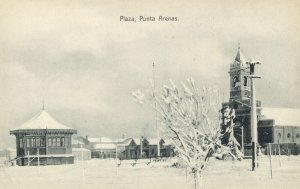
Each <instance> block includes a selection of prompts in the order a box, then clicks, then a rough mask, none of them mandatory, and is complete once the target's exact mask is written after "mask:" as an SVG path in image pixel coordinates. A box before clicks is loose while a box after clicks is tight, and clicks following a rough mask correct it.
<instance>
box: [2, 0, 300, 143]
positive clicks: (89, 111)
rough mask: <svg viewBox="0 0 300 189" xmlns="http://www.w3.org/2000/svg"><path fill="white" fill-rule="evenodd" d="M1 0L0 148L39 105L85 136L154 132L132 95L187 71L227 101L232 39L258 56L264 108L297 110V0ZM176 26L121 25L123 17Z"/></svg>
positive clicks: (299, 92) (299, 104) (149, 114)
mask: <svg viewBox="0 0 300 189" xmlns="http://www.w3.org/2000/svg"><path fill="white" fill-rule="evenodd" d="M176 2H177V1H162V2H153V3H149V2H148V1H131V3H128V2H127V3H125V2H123V1H101V2H100V1H81V2H80V1H50V0H49V1H42V2H40V1H4V0H2V1H1V3H0V31H1V34H0V45H1V46H0V47H1V48H0V87H1V92H0V107H1V108H0V142H1V145H0V147H6V146H9V145H14V137H13V136H9V129H11V128H14V127H18V126H19V125H20V124H22V123H23V122H24V121H26V120H28V119H30V118H31V117H32V116H33V115H35V114H37V113H38V112H40V111H41V109H42V104H43V99H44V101H45V107H46V110H47V111H48V112H49V113H50V114H51V115H52V116H53V117H54V118H55V119H57V120H58V121H60V122H62V123H63V124H65V125H67V126H70V127H73V128H76V129H78V132H79V134H81V135H83V136H85V135H89V136H108V137H112V138H116V137H118V136H121V135H122V133H126V134H127V136H135V137H137V136H139V135H141V134H146V135H148V136H151V135H152V133H153V127H154V123H155V122H154V116H155V114H154V112H153V111H152V110H151V109H150V108H147V107H142V106H140V105H138V104H136V103H135V102H134V101H133V99H132V96H131V92H132V91H134V90H136V89H139V88H140V89H146V88H147V87H148V86H149V79H151V77H152V62H155V63H156V65H157V66H156V69H155V73H156V76H157V77H156V83H157V85H158V86H161V85H162V84H164V83H167V82H168V80H169V79H172V80H174V81H175V83H180V82H181V81H184V80H186V79H187V78H190V77H193V78H194V79H195V81H196V83H197V85H198V86H202V85H214V84H215V85H217V86H219V87H220V89H221V90H222V91H223V92H224V99H225V100H228V97H229V74H228V71H229V65H230V64H231V63H232V62H233V60H234V58H235V55H236V53H237V48H238V43H240V44H241V49H242V52H243V53H244V55H245V58H246V59H249V58H251V57H253V58H255V59H257V60H260V61H261V62H262V65H260V67H259V68H257V69H258V70H257V71H258V72H259V73H260V74H261V75H262V79H260V80H257V82H256V83H257V84H256V86H257V90H256V91H257V97H258V98H259V99H261V100H262V104H263V106H267V107H288V108H300V101H299V97H300V88H299V85H300V78H299V73H298V72H299V71H300V66H299V64H300V53H299V49H300V40H299V39H300V35H299V29H300V23H299V18H300V11H299V10H300V4H299V3H297V2H296V1H288V2H283V1H272V3H271V1H265V2H259V1H226V2H225V1H221V0H220V1H208V0H207V1H197V2H196V1H189V2H188V1H185V2H183V1H182V2H181V3H179V1H178V3H176ZM160 15H162V16H174V17H177V18H178V19H179V21H177V22H158V21H156V22H139V21H137V22H136V23H130V22H120V16H133V17H136V19H138V18H139V16H153V17H158V16H160Z"/></svg>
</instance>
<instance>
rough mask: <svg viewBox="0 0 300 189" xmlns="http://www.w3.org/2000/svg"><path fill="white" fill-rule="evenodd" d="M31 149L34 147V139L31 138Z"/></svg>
mask: <svg viewBox="0 0 300 189" xmlns="http://www.w3.org/2000/svg"><path fill="white" fill-rule="evenodd" d="M31 147H35V138H31Z"/></svg>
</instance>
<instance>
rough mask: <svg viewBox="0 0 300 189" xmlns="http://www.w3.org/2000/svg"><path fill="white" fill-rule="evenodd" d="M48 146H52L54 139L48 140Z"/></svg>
mask: <svg viewBox="0 0 300 189" xmlns="http://www.w3.org/2000/svg"><path fill="white" fill-rule="evenodd" d="M48 146H52V138H48Z"/></svg>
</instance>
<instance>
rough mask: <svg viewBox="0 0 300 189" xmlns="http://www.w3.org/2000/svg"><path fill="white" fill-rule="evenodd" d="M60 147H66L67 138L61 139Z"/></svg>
mask: <svg viewBox="0 0 300 189" xmlns="http://www.w3.org/2000/svg"><path fill="white" fill-rule="evenodd" d="M60 146H65V138H64V137H61V138H60Z"/></svg>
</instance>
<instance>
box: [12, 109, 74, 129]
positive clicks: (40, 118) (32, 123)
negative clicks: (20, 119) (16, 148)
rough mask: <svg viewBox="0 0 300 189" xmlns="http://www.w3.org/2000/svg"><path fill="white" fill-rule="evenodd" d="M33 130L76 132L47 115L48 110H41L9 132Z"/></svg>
mask: <svg viewBox="0 0 300 189" xmlns="http://www.w3.org/2000/svg"><path fill="white" fill-rule="evenodd" d="M35 130H47V131H63V132H67V133H76V130H75V129H72V128H70V127H67V126H65V125H63V124H61V123H59V122H58V121H56V120H55V119H54V118H53V117H52V116H51V115H49V114H48V112H46V111H45V110H43V111H41V112H40V113H39V114H37V115H35V116H34V117H33V118H31V119H30V120H28V121H27V122H25V123H23V124H22V125H21V126H20V127H18V128H15V129H11V130H10V134H15V133H18V132H20V131H35Z"/></svg>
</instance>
